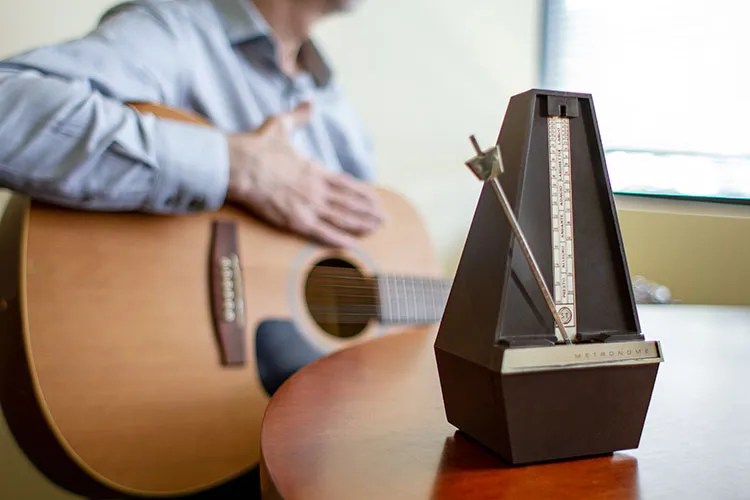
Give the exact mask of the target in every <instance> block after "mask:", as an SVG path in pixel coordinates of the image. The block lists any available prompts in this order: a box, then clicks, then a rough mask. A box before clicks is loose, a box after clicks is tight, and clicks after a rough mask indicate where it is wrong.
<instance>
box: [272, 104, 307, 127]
mask: <svg viewBox="0 0 750 500" xmlns="http://www.w3.org/2000/svg"><path fill="white" fill-rule="evenodd" d="M311 116H312V105H311V104H310V103H309V102H307V101H305V102H302V103H300V104H298V105H297V107H296V108H294V109H293V110H291V111H289V112H287V113H283V114H281V115H279V119H280V120H281V124H282V125H283V127H284V130H286V131H287V132H291V131H292V130H294V129H296V128H299V127H304V126H305V125H307V123H308V122H309V121H310V117H311Z"/></svg>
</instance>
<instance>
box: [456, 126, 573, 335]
mask: <svg viewBox="0 0 750 500" xmlns="http://www.w3.org/2000/svg"><path fill="white" fill-rule="evenodd" d="M469 139H470V140H471V144H472V145H473V146H474V149H475V150H476V152H477V156H476V158H474V159H473V160H470V161H469V162H467V165H468V166H469V168H471V170H472V171H473V172H474V174H475V175H476V176H477V177H478V178H479V179H480V180H485V181H487V180H489V181H490V183H491V184H492V187H493V189H494V191H495V194H496V195H497V198H498V200H499V201H500V206H501V207H502V208H503V212H505V217H506V218H507V219H508V222H509V223H510V227H511V229H512V230H513V234H514V235H515V236H516V240H518V243H519V245H520V246H521V251H522V253H523V255H524V257H525V258H526V262H527V263H528V264H529V268H530V269H531V274H533V275H534V280H535V281H536V284H537V285H538V286H539V290H540V291H541V292H542V295H543V296H544V301H545V302H546V303H547V307H548V308H549V312H550V313H551V314H552V317H553V318H554V321H555V324H556V325H557V328H558V330H560V334H561V335H562V338H563V340H564V341H565V343H566V344H570V343H572V342H571V340H570V337H568V332H567V331H566V330H565V325H564V324H563V321H562V319H561V318H560V315H559V314H558V312H557V307H556V306H555V301H554V299H553V298H552V295H551V294H550V291H549V289H548V288H547V284H546V283H545V282H544V277H543V276H542V271H541V270H540V269H539V264H537V262H536V259H535V258H534V254H533V253H532V252H531V247H529V243H528V241H527V240H526V236H525V235H524V234H523V230H522V229H521V225H520V224H519V223H518V219H516V215H515V214H514V213H513V209H512V208H511V207H510V202H509V201H508V197H507V196H506V195H505V191H504V190H503V186H502V184H500V180H499V179H498V175H500V173H501V172H502V168H503V167H502V159H501V157H500V146H495V148H494V149H493V150H491V151H490V152H487V153H483V152H482V149H481V148H480V147H479V143H477V140H476V138H475V137H474V136H473V135H472V136H471V137H470V138H469ZM487 158H489V161H487Z"/></svg>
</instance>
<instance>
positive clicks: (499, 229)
mask: <svg viewBox="0 0 750 500" xmlns="http://www.w3.org/2000/svg"><path fill="white" fill-rule="evenodd" d="M471 139H472V143H473V144H474V148H475V149H476V152H477V155H476V156H475V157H474V158H472V159H471V160H469V161H468V162H467V166H468V167H469V168H470V169H471V170H472V171H473V172H474V174H475V175H476V176H477V177H478V178H479V179H480V180H482V181H484V182H485V184H484V188H483V190H482V193H481V195H480V198H479V202H478V204H477V209H476V212H475V214H474V219H473V222H472V225H471V229H470V231H469V234H468V236H467V240H466V244H465V246H464V252H463V254H462V257H461V261H460V263H459V266H458V270H457V273H456V277H455V279H454V282H453V286H452V289H451V294H450V297H449V299H448V304H447V306H446V309H445V313H444V315H443V319H442V322H441V324H440V329H439V332H438V337H437V340H436V342H435V353H436V360H437V365H438V372H439V376H440V382H441V389H442V392H443V401H444V403H445V410H446V415H447V417H448V420H449V421H450V422H451V423H452V424H454V425H455V426H456V427H458V428H459V429H461V430H462V431H463V432H465V433H466V434H468V435H469V436H471V437H473V438H474V439H476V440H478V441H479V442H481V443H482V444H484V445H485V446H487V447H489V448H490V449H492V450H494V451H496V452H498V453H499V454H500V455H501V456H502V457H503V458H504V459H506V460H507V461H509V462H511V463H529V462H537V461H545V460H553V459H560V458H571V457H579V456H587V455H597V454H604V453H611V452H613V451H616V450H622V449H629V448H636V447H637V446H638V443H639V440H640V435H641V431H642V428H643V424H644V420H645V416H646V412H647V410H648V405H649V402H650V398H651V392H652V390H653V386H654V383H655V379H656V373H657V370H658V365H659V363H660V362H661V361H662V355H661V346H660V345H659V343H658V342H657V341H648V340H645V339H644V337H643V335H642V334H641V332H640V325H639V322H638V316H637V311H636V308H635V301H634V298H633V293H632V288H631V285H630V276H629V272H628V268H627V263H626V259H625V253H624V249H623V245H622V239H621V236H620V231H619V226H618V222H617V217H616V212H615V207H614V198H613V196H612V191H611V188H610V184H609V179H608V176H607V171H606V166H605V159H604V153H603V150H602V146H601V140H600V137H599V131H598V127H597V123H596V116H595V113H594V107H593V102H592V100H591V97H590V96H589V95H584V94H573V93H566V92H551V91H543V90H531V91H528V92H525V93H523V94H519V95H516V96H514V97H513V98H511V100H510V103H509V105H508V110H507V112H506V115H505V119H504V121H503V127H502V130H501V132H500V137H499V139H498V142H497V145H496V146H495V147H494V148H491V149H489V150H486V151H483V150H482V149H481V148H480V147H479V145H478V144H477V143H476V140H475V139H474V138H473V137H472V138H471ZM501 179H502V182H501ZM561 422H565V426H564V429H565V430H564V431H562V427H561V426H560V423H561Z"/></svg>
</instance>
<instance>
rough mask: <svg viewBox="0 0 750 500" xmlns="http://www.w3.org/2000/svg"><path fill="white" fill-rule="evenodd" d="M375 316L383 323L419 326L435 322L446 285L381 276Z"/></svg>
mask: <svg viewBox="0 0 750 500" xmlns="http://www.w3.org/2000/svg"><path fill="white" fill-rule="evenodd" d="M377 285H378V290H377V293H378V299H379V300H378V302H379V307H378V317H379V320H380V322H381V323H384V324H420V323H434V322H436V321H439V320H440V318H441V317H442V315H443V310H444V309H445V303H446V301H447V300H448V293H449V292H450V282H449V281H447V280H443V279H437V278H418V277H413V276H398V275H381V276H378V278H377Z"/></svg>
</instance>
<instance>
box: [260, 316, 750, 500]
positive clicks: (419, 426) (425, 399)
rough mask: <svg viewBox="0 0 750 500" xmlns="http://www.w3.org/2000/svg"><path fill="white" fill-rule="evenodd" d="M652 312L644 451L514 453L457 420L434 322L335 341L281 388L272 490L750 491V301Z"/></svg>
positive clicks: (268, 461) (268, 454)
mask: <svg viewBox="0 0 750 500" xmlns="http://www.w3.org/2000/svg"><path fill="white" fill-rule="evenodd" d="M639 313H640V319H641V326H642V330H643V333H644V334H645V335H646V338H648V339H656V340H661V341H662V347H663V350H664V356H665V362H664V363H663V364H662V365H661V367H660V369H659V375H658V377H657V380H656V387H655V389H654V393H653V397H652V400H651V407H650V409H649V413H648V416H647V418H646V424H645V429H644V431H643V435H642V438H641V444H640V448H639V449H637V450H628V451H625V452H618V453H615V454H613V455H611V456H605V457H598V458H588V459H580V460H571V461H562V462H556V463H548V464H543V465H533V466H522V467H510V466H508V465H506V464H504V463H503V462H502V461H501V460H499V459H498V458H496V457H495V456H493V455H492V454H491V453H490V452H488V451H487V450H486V449H484V448H483V447H482V446H480V445H478V444H477V443H476V442H474V441H472V440H470V439H469V438H467V437H465V436H464V435H463V434H462V433H459V432H457V431H456V428H455V427H453V426H451V425H450V424H448V422H447V421H446V419H445V414H444V411H443V402H442V397H441V394H440V388H439V380H438V376H437V370H436V367H435V357H434V353H433V341H434V332H429V331H423V332H417V333H408V334H401V335H395V336H391V337H386V338H382V339H378V340H375V341H372V342H369V343H366V344H362V345H360V346H357V347H354V348H351V349H348V350H345V351H341V352H338V353H336V354H333V355H332V356H330V357H328V358H326V359H323V360H320V361H319V362H317V363H314V364H312V365H310V366H308V367H306V368H304V369H303V370H301V371H300V372H299V373H298V374H296V375H295V376H294V377H292V378H291V379H290V380H289V381H288V382H287V383H286V384H285V385H284V386H283V387H282V388H281V389H280V390H279V391H278V392H277V393H276V395H275V396H274V397H273V399H272V400H271V403H270V405H269V407H268V410H267V412H266V416H265V421H264V424H263V429H262V435H261V448H262V454H263V461H262V464H261V473H262V477H263V482H264V498H278V497H283V498H285V499H290V500H291V499H301V498H311V499H347V500H348V499H367V498H376V499H381V498H382V499H395V498H408V499H423V498H457V499H469V498H470V499H478V498H494V499H498V498H556V499H559V498H576V499H578V498H613V499H614V498H617V499H620V498H646V499H648V498H703V499H725V498H750V308H743V307H698V306H640V307H639Z"/></svg>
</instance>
